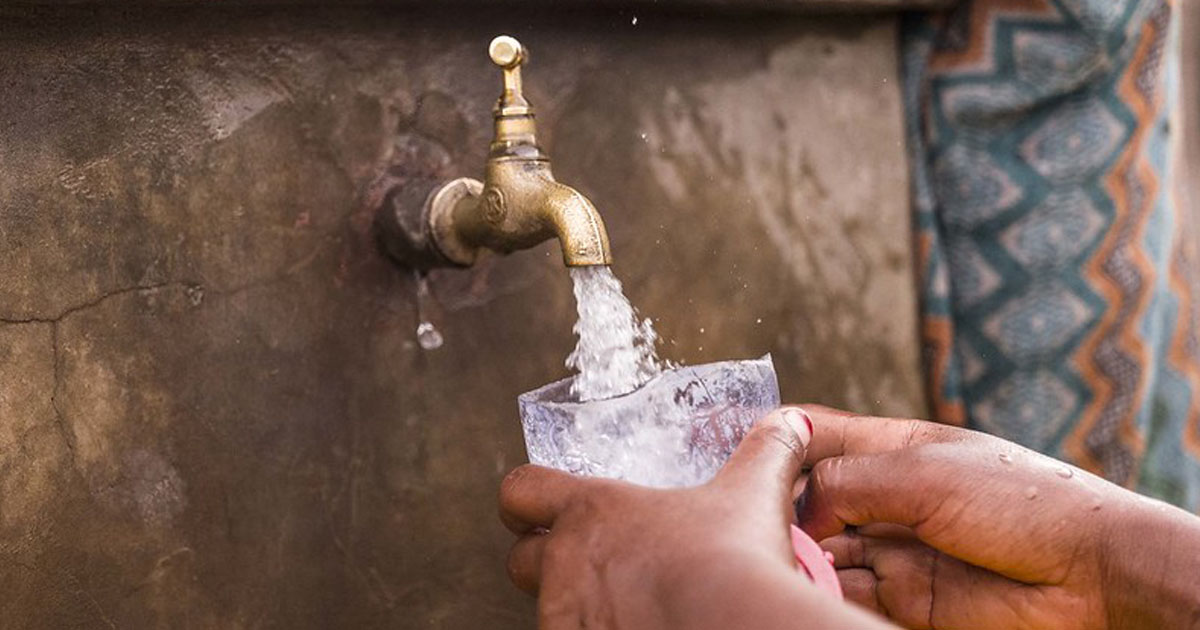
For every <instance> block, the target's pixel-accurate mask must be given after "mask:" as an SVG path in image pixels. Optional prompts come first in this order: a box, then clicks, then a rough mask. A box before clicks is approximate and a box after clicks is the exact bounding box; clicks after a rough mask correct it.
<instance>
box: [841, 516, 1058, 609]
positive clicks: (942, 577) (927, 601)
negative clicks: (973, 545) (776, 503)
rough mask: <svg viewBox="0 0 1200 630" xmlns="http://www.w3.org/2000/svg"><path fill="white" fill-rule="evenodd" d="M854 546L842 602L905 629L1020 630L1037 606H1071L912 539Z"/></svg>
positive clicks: (869, 541) (865, 540)
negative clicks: (867, 609)
mask: <svg viewBox="0 0 1200 630" xmlns="http://www.w3.org/2000/svg"><path fill="white" fill-rule="evenodd" d="M853 546H857V547H859V549H858V550H856V551H855V553H857V554H858V557H857V558H855V560H856V561H861V563H862V565H863V566H858V567H854V568H845V569H840V570H839V571H838V577H839V579H840V578H842V576H843V575H845V576H847V578H848V580H849V581H850V584H849V586H847V584H846V583H845V582H843V589H844V590H845V591H846V596H847V599H852V601H855V602H857V603H860V604H862V605H864V606H871V605H873V606H874V609H875V610H877V611H879V612H881V613H883V614H884V615H886V616H887V617H888V618H890V619H892V620H893V621H896V622H897V623H899V624H901V625H903V626H904V627H906V628H973V629H977V630H986V629H989V628H996V629H1000V628H1004V629H1011V628H1022V627H1029V625H1030V624H1029V620H1030V619H1036V615H1035V614H1033V613H1035V612H1036V609H1037V608H1038V607H1039V606H1040V607H1041V608H1042V609H1043V610H1045V609H1051V610H1056V611H1061V610H1066V609H1069V608H1070V607H1071V606H1072V605H1074V604H1075V602H1072V601H1070V599H1068V598H1063V601H1061V602H1060V601H1054V600H1055V598H1056V596H1055V595H1054V594H1050V595H1047V591H1045V590H1043V589H1041V588H1039V587H1036V586H1029V585H1026V584H1021V583H1019V582H1016V581H1013V580H1010V579H1008V578H1005V577H1003V576H1001V575H997V574H995V573H992V572H990V571H986V570H984V569H980V568H979V567H975V566H972V565H969V564H966V563H964V562H960V561H958V560H955V559H954V558H951V557H949V556H947V555H945V554H941V553H938V552H937V551H936V550H934V549H932V548H930V547H927V546H925V545H922V544H920V543H918V542H915V541H898V540H888V539H877V538H870V537H862V539H861V540H860V541H857V543H855V545H852V547H853ZM836 553H837V552H835V556H836ZM871 578H873V581H872V579H871ZM868 588H870V589H871V590H870V591H868V590H867V589H868ZM851 589H853V595H852V594H851ZM872 600H874V602H873V604H872ZM1081 618H1082V617H1081Z"/></svg>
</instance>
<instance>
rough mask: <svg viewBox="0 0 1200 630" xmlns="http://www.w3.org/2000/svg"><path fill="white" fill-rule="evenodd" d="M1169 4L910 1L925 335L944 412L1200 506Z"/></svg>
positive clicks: (907, 67)
mask: <svg viewBox="0 0 1200 630" xmlns="http://www.w3.org/2000/svg"><path fill="white" fill-rule="evenodd" d="M1173 9H1174V7H1173V2H1171V1H1170V0H970V1H967V2H963V3H961V4H959V5H958V6H957V7H956V8H954V9H951V10H948V11H946V12H944V13H938V14H922V15H912V16H908V17H906V18H905V20H904V27H903V33H902V34H903V37H902V39H903V43H902V46H903V51H902V52H903V71H904V77H905V97H906V103H907V107H908V112H909V116H908V135H909V147H910V152H911V155H910V158H911V165H912V169H913V182H914V184H913V193H912V194H913V213H914V225H915V232H916V233H915V237H916V240H917V243H916V248H917V263H918V272H919V276H920V277H919V282H920V285H919V287H920V297H921V309H922V340H923V347H924V359H925V369H926V375H927V383H928V386H929V396H930V400H931V407H932V409H933V410H934V414H935V416H936V418H937V419H938V420H940V421H943V422H948V423H954V424H960V425H966V426H970V427H972V428H976V429H980V430H983V431H987V432H989V433H994V434H997V435H1000V436H1003V437H1005V438H1008V439H1011V440H1014V441H1017V442H1019V443H1022V444H1024V445H1026V446H1029V447H1032V448H1034V449H1037V450H1039V451H1042V452H1045V453H1049V454H1052V455H1054V456H1056V457H1059V458H1061V459H1064V460H1067V461H1070V462H1072V463H1075V464H1077V465H1079V466H1081V467H1083V468H1086V469H1089V470H1092V471H1094V472H1096V473H1098V474H1101V475H1103V476H1104V477H1107V478H1108V479H1110V480H1112V481H1114V482H1117V483H1119V484H1121V485H1124V486H1127V487H1130V488H1136V489H1138V490H1140V491H1142V492H1145V493H1147V494H1150V495H1153V496H1157V497H1160V498H1163V499H1166V500H1168V501H1171V502H1173V503H1176V504H1178V505H1182V506H1185V507H1188V508H1190V509H1192V510H1195V509H1197V508H1198V507H1200V341H1198V338H1197V326H1198V324H1200V291H1197V287H1198V286H1200V285H1198V284H1197V276H1198V274H1197V264H1200V257H1198V256H1197V240H1198V239H1200V235H1197V234H1196V233H1195V232H1193V231H1191V229H1192V228H1191V227H1190V226H1189V225H1188V222H1187V220H1186V219H1187V218H1186V216H1184V215H1183V214H1182V213H1180V212H1178V211H1177V204H1175V203H1173V199H1172V195H1171V194H1170V185H1169V176H1170V173H1169V170H1170V169H1169V162H1170V160H1169V158H1170V151H1169V142H1168V141H1169V138H1170V126H1169V117H1168V112H1169V109H1170V102H1169V101H1170V99H1171V94H1170V89H1171V85H1172V81H1171V73H1170V71H1169V66H1170V65H1171V63H1172V60H1171V56H1170V54H1169V51H1170V43H1171V37H1172V12H1173Z"/></svg>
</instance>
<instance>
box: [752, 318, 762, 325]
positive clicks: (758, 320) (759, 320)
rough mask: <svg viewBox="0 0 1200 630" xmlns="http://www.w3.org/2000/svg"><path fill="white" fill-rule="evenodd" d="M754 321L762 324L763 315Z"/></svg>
mask: <svg viewBox="0 0 1200 630" xmlns="http://www.w3.org/2000/svg"><path fill="white" fill-rule="evenodd" d="M754 323H755V324H761V323H762V318H761V317H759V318H758V319H756V320H754Z"/></svg>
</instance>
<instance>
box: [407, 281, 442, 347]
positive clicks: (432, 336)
mask: <svg viewBox="0 0 1200 630" xmlns="http://www.w3.org/2000/svg"><path fill="white" fill-rule="evenodd" d="M413 273H414V276H415V277H416V280H417V343H418V344H419V345H420V346H421V348H422V349H425V350H437V349H438V348H441V347H442V344H443V343H445V342H446V339H445V337H443V336H442V333H441V331H439V330H438V329H437V327H436V326H434V325H433V322H432V321H430V317H429V311H430V306H433V305H432V300H433V294H432V293H431V292H430V291H429V278H428V277H427V276H426V275H425V274H423V273H421V272H419V271H418V272H413Z"/></svg>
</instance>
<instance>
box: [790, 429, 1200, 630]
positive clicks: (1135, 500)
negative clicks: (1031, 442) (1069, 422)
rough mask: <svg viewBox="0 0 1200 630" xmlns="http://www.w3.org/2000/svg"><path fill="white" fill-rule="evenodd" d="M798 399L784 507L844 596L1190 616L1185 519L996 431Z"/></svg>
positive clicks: (1110, 618) (1013, 623)
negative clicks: (827, 558) (802, 417)
mask: <svg viewBox="0 0 1200 630" xmlns="http://www.w3.org/2000/svg"><path fill="white" fill-rule="evenodd" d="M806 409H808V411H809V412H810V414H811V417H812V419H813V421H814V424H815V430H814V433H815V437H814V439H813V440H812V444H811V446H810V448H809V449H808V454H807V460H808V462H809V463H810V464H815V466H814V467H813V470H812V474H811V476H810V477H809V480H808V483H807V486H806V488H805V491H804V494H803V495H802V496H801V498H800V500H799V501H798V502H797V513H798V516H799V520H800V525H801V527H802V528H803V529H805V530H806V531H807V532H808V533H809V534H810V535H812V536H813V537H814V538H816V539H817V540H823V542H822V546H823V547H824V548H825V549H826V550H828V551H831V552H832V553H833V554H834V556H835V558H836V566H837V567H838V569H839V571H838V576H839V578H840V579H841V581H842V587H843V589H844V590H845V592H846V597H847V598H848V599H850V600H852V601H856V602H858V603H860V604H863V605H864V606H866V607H868V608H870V609H873V610H876V611H878V612H880V613H881V614H884V615H886V616H887V617H889V618H890V619H892V620H894V621H896V622H897V623H899V624H901V625H904V626H906V627H909V628H974V629H979V630H986V629H988V628H1003V629H1006V630H1010V629H1015V628H1060V629H1071V628H1080V629H1082V628H1089V629H1090V628H1112V629H1115V628H1189V627H1200V604H1198V602H1200V519H1196V518H1195V517H1193V516H1191V515H1189V514H1187V513H1185V512H1183V511H1181V510H1177V509H1175V508H1171V507H1169V506H1167V505H1166V504H1163V503H1160V502H1157V501H1153V500H1150V499H1146V498H1143V497H1140V496H1138V495H1135V494H1134V493H1132V492H1128V491H1126V490H1124V489H1122V488H1119V487H1117V486H1115V485H1113V484H1110V483H1108V482H1107V481H1104V480H1102V479H1100V478H1098V477H1096V476H1094V475H1091V474H1088V473H1086V472H1084V471H1082V470H1079V469H1077V468H1074V467H1071V466H1068V465H1067V464H1064V463H1062V462H1059V461H1056V460H1054V459H1051V458H1049V457H1046V456H1044V455H1040V454H1037V453H1035V452H1033V451H1030V450H1027V449H1025V448H1021V447H1019V446H1017V445H1014V444H1012V443H1009V442H1006V441H1004V440H1001V439H999V438H996V437H992V436H988V435H984V434H981V433H976V432H974V431H968V430H965V429H956V428H952V427H946V426H942V425H937V424H932V423H928V422H921V421H918V420H893V419H885V418H866V417H853V416H851V415H849V414H845V413H842V412H837V411H832V410H823V409H820V408H817V407H807V408H806ZM847 526H854V528H851V529H847Z"/></svg>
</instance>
